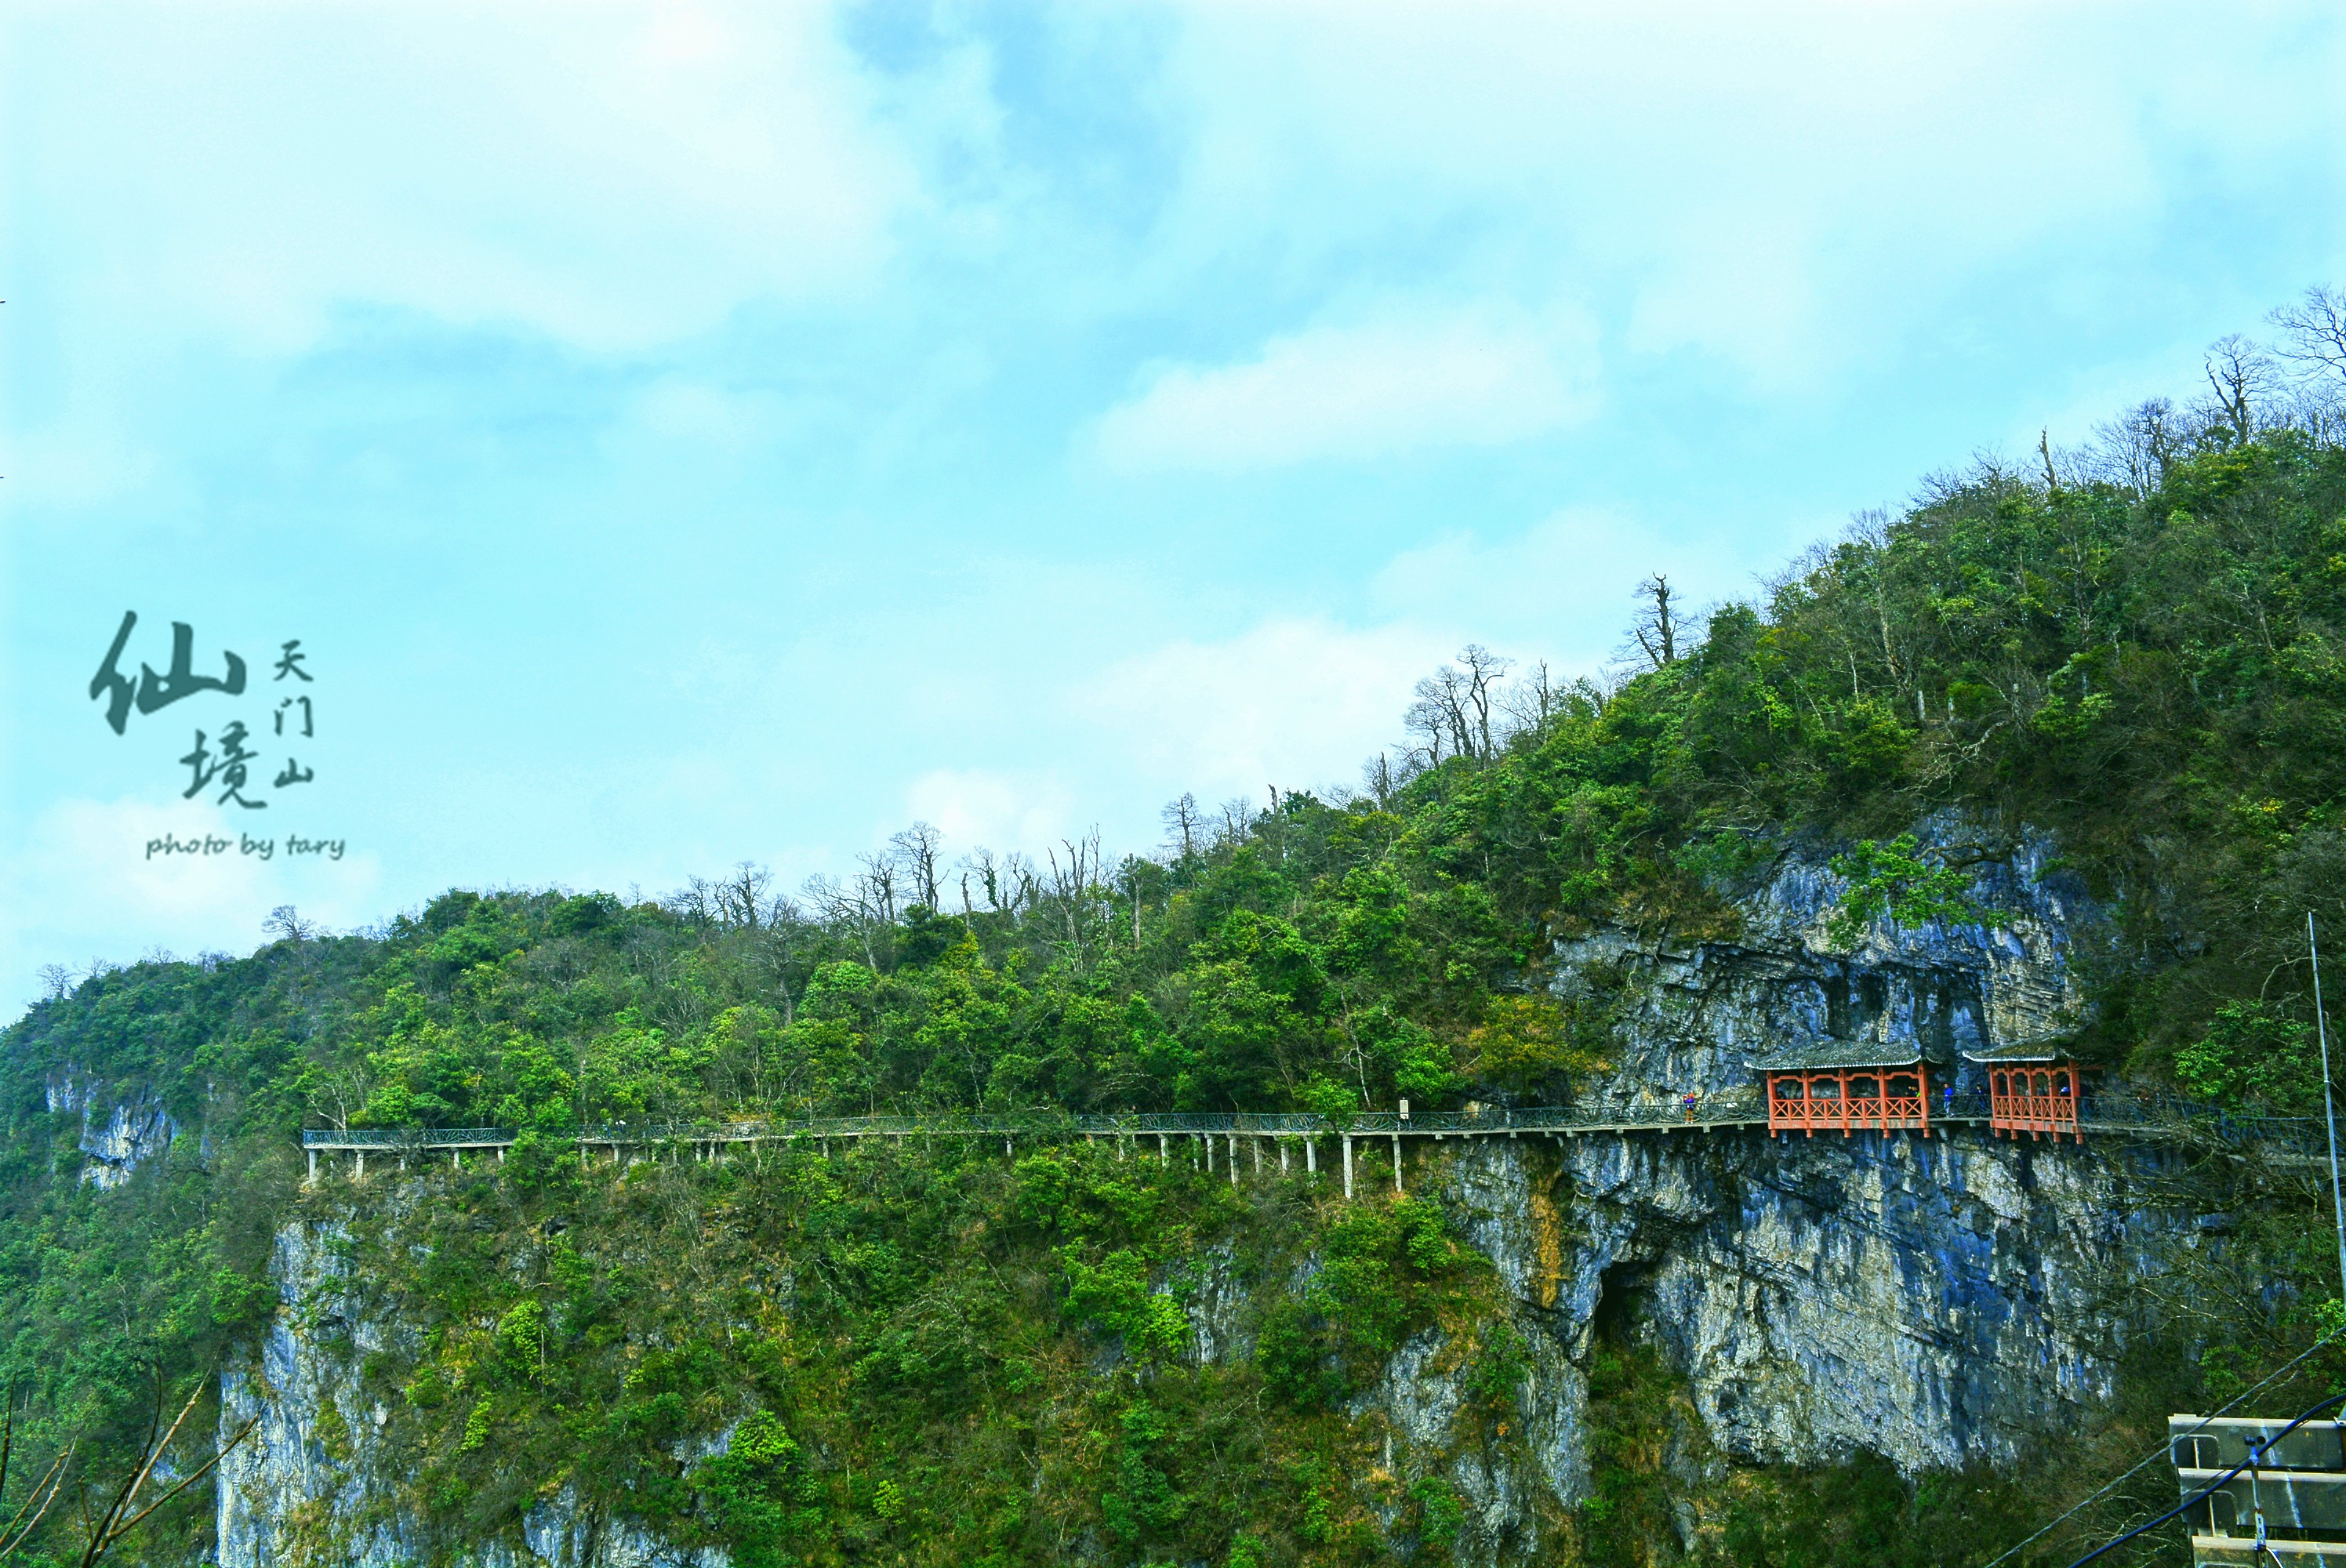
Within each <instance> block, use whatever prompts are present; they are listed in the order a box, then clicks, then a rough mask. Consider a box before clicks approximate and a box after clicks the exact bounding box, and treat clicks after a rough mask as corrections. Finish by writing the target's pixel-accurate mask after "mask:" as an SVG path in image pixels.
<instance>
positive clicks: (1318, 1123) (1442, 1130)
mask: <svg viewBox="0 0 2346 1568" xmlns="http://www.w3.org/2000/svg"><path fill="white" fill-rule="evenodd" d="M2077 1109H2078V1122H2079V1125H2080V1126H2082V1127H2083V1128H2084V1129H2085V1130H2086V1131H2087V1132H2102V1133H2117V1134H2127V1133H2134V1134H2137V1135H2149V1136H2156V1137H2160V1138H2163V1139H2169V1140H2178V1141H2205V1142H2210V1143H2223V1144H2233V1145H2239V1144H2280V1145H2288V1146H2290V1147H2291V1148H2293V1149H2296V1148H2311V1147H2312V1146H2314V1145H2317V1144H2320V1143H2321V1139H2322V1136H2323V1133H2322V1124H2321V1121H2320V1120H2319V1119H2318V1118H2316V1117H2311V1116H2263V1115H2238V1114H2236V1113H2233V1112H2229V1111H2226V1110H2222V1109H2219V1108H2218V1107H2215V1106H2210V1105H2193V1104H2191V1103H2189V1102H2187V1101H2181V1100H2175V1099H2172V1098H2164V1097H2159V1096H2145V1095H2084V1096H2081V1097H2080V1099H2079V1102H2078V1107H2077ZM1930 1119H1931V1120H1932V1121H1933V1122H1964V1123H1976V1122H1985V1121H1987V1120H1988V1119H1989V1118H1988V1097H1987V1096H1986V1095H1953V1096H1947V1095H1933V1096H1932V1097H1931V1107H1930ZM1765 1125H1768V1105H1767V1102H1766V1100H1765V1099H1764V1098H1763V1097H1762V1095H1760V1091H1759V1090H1757V1089H1742V1090H1730V1091H1729V1092H1727V1093H1725V1094H1720V1095H1698V1096H1696V1098H1695V1100H1694V1102H1693V1104H1692V1105H1688V1102H1687V1101H1686V1099H1685V1098H1684V1097H1683V1096H1681V1097H1678V1098H1672V1099H1659V1100H1639V1101H1633V1102H1615V1103H1607V1102H1597V1103H1594V1104H1589V1105H1534V1106H1518V1107H1514V1108H1507V1107H1500V1106H1484V1107H1481V1108H1479V1109H1476V1110H1473V1111H1419V1112H1416V1113H1414V1114H1413V1115H1409V1116H1407V1117H1403V1115H1400V1114H1399V1113H1398V1112H1394V1111H1369V1112H1362V1113H1360V1114H1358V1115H1353V1116H1352V1117H1350V1118H1347V1119H1346V1120H1343V1121H1341V1122H1339V1121H1337V1120H1335V1119H1334V1118H1332V1117H1328V1116H1323V1115H1317V1114H1314V1113H1311V1112H1294V1111H1289V1112H1246V1111H1240V1112H1211V1111H1127V1112H1120V1113H1117V1114H1114V1115H1075V1114H1073V1113H1070V1112H1065V1111H1055V1110H1039V1109H1038V1110H1032V1111H1018V1112H1008V1113H1000V1114H994V1115H964V1114H959V1113H937V1114H934V1115H872V1116H802V1117H791V1118H787V1119H783V1120H776V1121H747V1122H607V1123H602V1124H598V1125H594V1126H590V1127H585V1128H581V1129H579V1130H577V1131H576V1132H571V1133H566V1134H557V1135H555V1136H556V1138H558V1139H560V1140H562V1141H565V1142H568V1143H572V1144H579V1145H589V1146H593V1147H606V1146H612V1147H616V1146H617V1145H623V1144H624V1145H648V1144H662V1145H665V1144H729V1143H750V1142H766V1141H788V1140H791V1139H796V1138H864V1137H898V1138H903V1137H913V1136H929V1137H1022V1136H1023V1137H1034V1136H1060V1137H1066V1136H1077V1137H1137V1136H1147V1135H1163V1136H1168V1137H1197V1136H1239V1137H1272V1138H1282V1137H1337V1138H1344V1137H1351V1138H1371V1137H1373V1138H1391V1137H1437V1138H1440V1137H1487V1136H1492V1135H1498V1134H1514V1133H1576V1132H1611V1131H1632V1130H1637V1129H1640V1128H1664V1127H1678V1126H1694V1127H1736V1126H1765ZM517 1136H519V1132H518V1130H517V1129H515V1128H510V1127H374V1128H352V1129H343V1128H331V1127H328V1128H312V1129H311V1130H309V1131H306V1132H304V1133H303V1134H302V1135H301V1143H302V1145H303V1146H304V1147H305V1148H310V1149H314V1150H351V1151H369V1152H372V1151H389V1152H392V1153H400V1152H404V1151H413V1150H420V1149H466V1148H501V1147H507V1146H510V1145H512V1144H513V1143H514V1141H515V1138H516V1137H517Z"/></svg>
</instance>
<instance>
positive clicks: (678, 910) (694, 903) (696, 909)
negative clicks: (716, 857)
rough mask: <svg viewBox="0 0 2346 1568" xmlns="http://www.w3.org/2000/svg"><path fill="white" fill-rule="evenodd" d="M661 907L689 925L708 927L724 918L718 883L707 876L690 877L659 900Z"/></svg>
mask: <svg viewBox="0 0 2346 1568" xmlns="http://www.w3.org/2000/svg"><path fill="white" fill-rule="evenodd" d="M659 903H660V908H662V909H664V910H666V911H668V913H670V914H672V915H674V916H676V917H677V918H678V920H681V921H684V922H685V924H687V925H689V926H698V927H702V928H706V927H709V926H713V925H716V924H718V923H719V922H720V921H722V919H723V918H724V917H723V915H722V913H721V912H720V911H719V906H718V891H717V884H716V883H714V882H712V881H709V879H708V878H706V877H688V878H686V879H685V883H684V886H682V887H680V888H678V889H677V890H676V891H674V892H672V893H670V894H668V896H667V897H665V898H663V899H661V900H660V901H659Z"/></svg>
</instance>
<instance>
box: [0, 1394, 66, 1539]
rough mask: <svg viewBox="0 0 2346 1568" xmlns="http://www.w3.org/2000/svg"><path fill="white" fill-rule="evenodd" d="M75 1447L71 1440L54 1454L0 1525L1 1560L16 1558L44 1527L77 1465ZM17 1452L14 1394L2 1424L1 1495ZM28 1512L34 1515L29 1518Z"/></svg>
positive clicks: (0, 1438)
mask: <svg viewBox="0 0 2346 1568" xmlns="http://www.w3.org/2000/svg"><path fill="white" fill-rule="evenodd" d="M75 1447H76V1445H75V1444H73V1443H67V1444H66V1446H65V1447H63V1448H61V1449H59V1450H58V1451H56V1454H55V1455H54V1456H52V1457H51V1459H50V1460H49V1468H48V1469H46V1470H45V1471H42V1472H41V1477H40V1479H39V1480H38V1481H35V1482H33V1487H32V1490H31V1491H29V1492H26V1493H25V1499H24V1501H23V1502H19V1503H18V1504H17V1505H16V1512H15V1513H13V1514H10V1515H9V1516H8V1522H7V1523H5V1524H0V1563H5V1562H7V1561H8V1560H9V1559H11V1558H13V1557H15V1555H16V1551H17V1549H18V1548H19V1547H21V1546H23V1545H24V1544H25V1543H26V1542H27V1541H29V1540H31V1539H32V1538H33V1532H35V1531H36V1530H38V1529H39V1528H40V1527H41V1521H42V1520H44V1519H46V1518H47V1517H48V1513H49V1506H50V1504H52V1503H54V1502H56V1500H57V1492H58V1491H59V1490H60V1489H62V1488H63V1487H64V1485H65V1483H66V1473H67V1472H68V1471H71V1470H72V1468H73V1456H74V1449H75ZM15 1453H16V1401H15V1397H14V1395H13V1394H12V1395H11V1397H10V1398H9V1400H8V1410H7V1416H6V1422H5V1426H0V1497H5V1495H6V1494H7V1490H8V1470H9V1466H10V1463H11V1462H12V1461H14V1459H15ZM36 1504H37V1506H36ZM27 1514H29V1515H31V1517H30V1518H27V1517H26V1515H27Z"/></svg>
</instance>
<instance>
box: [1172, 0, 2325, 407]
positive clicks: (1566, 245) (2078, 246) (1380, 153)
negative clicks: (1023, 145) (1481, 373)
mask: <svg viewBox="0 0 2346 1568" xmlns="http://www.w3.org/2000/svg"><path fill="white" fill-rule="evenodd" d="M2333 24H2334V16H2333V15H2331V14H2329V13H2328V12H2327V10H2326V8H2323V7H2320V6H2297V7H2283V8H2280V9H2277V10H2273V11H2270V12H2267V13H2264V14H2263V15H2262V16H2261V17H2260V18H2259V20H2257V21H2249V20H2246V19H2244V18H2243V17H2242V16H2240V15H2238V14H2234V13H2229V12H2219V11H2213V10H2204V9H2203V10H2198V11H2191V10H2185V9H2177V8H2167V9H2163V10H2152V11H2146V10H2145V9H2144V8H2142V7H2139V6H2131V7H2122V6H2117V5H2076V6H2037V7H2016V6H2003V7H1987V8H1982V7H1979V6H1962V5H1926V4H1913V5H1864V4H1845V3H1831V0H1828V3H1824V4H1795V5H1782V6H1771V7H1767V8H1764V9H1757V8H1753V7H1749V6H1731V5H1649V6H1590V5H1510V4H1478V5H1451V6H1441V7H1423V6H1401V5H1385V6H1376V5H1371V6H1362V5H1318V4H1304V5H1209V6H1203V7H1199V9H1197V10H1195V11H1193V12H1191V13H1189V14H1188V25H1186V26H1185V27H1184V28H1183V29H1182V30H1181V32H1180V34H1179V36H1178V47H1177V50H1176V52H1175V55H1174V56H1173V60H1172V63H1171V66H1170V68H1169V72H1168V75H1169V77H1170V85H1169V86H1168V96H1169V97H1173V98H1174V100H1175V101H1177V102H1178V103H1180V104H1181V105H1182V107H1183V108H1184V109H1185V110H1186V112H1187V114H1188V117H1189V120H1190V124H1191V126H1192V127H1194V128H1193V129H1192V130H1191V132H1190V144H1189V156H1188V158H1186V160H1185V163H1184V166H1183V180H1182V187H1181V189H1180V191H1179V193H1178V197H1177V199H1175V201H1174V202H1173V203H1172V205H1171V208H1170V210H1169V212H1168V217H1167V219H1166V220H1165V222H1164V223H1163V224H1162V225H1160V234H1159V236H1158V239H1159V244H1158V250H1157V253H1156V257H1155V260H1156V263H1157V265H1158V267H1159V268H1160V269H1161V270H1163V272H1164V273H1165V274H1166V275H1168V276H1173V277H1178V276H1182V275H1184V274H1185V273H1204V272H1206V271H1207V270H1209V269H1211V268H1214V267H1216V266H1218V265H1227V261H1228V259H1229V258H1230V257H1233V256H1237V257H1243V258H1246V259H1247V260H1248V261H1249V263H1250V264H1251V265H1252V266H1253V268H1254V269H1255V271H1254V273H1253V274H1252V275H1253V276H1255V277H1258V278H1260V280H1261V281H1262V286H1263V287H1265V288H1267V289H1280V290H1295V289H1308V288H1309V286H1310V281H1309V280H1311V279H1312V278H1313V277H1314V276H1315V275H1322V274H1325V273H1330V272H1332V273H1334V274H1336V275H1337V276H1340V277H1345V278H1354V277H1358V276H1360V275H1361V272H1360V270H1361V269H1362V267H1363V266H1364V265H1366V266H1371V267H1374V266H1380V265H1382V266H1385V267H1391V266H1392V264H1393V259H1394V257H1395V256H1396V255H1399V256H1403V257H1406V258H1408V264H1410V265H1413V266H1414V267H1415V268H1417V269H1419V270H1420V271H1419V274H1418V275H1421V276H1425V275H1432V276H1445V275H1446V276H1451V277H1454V278H1468V277H1472V278H1487V277H1503V278H1505V279H1507V280H1510V287H1511V290H1512V292H1513V293H1514V295H1515V297H1517V298H1536V297H1538V290H1539V289H1540V288H1541V287H1542V280H1546V281H1547V283H1548V285H1549V286H1553V287H1556V288H1559V289H1562V290H1566V291H1567V292H1568V293H1569V294H1570V296H1571V297H1574V298H1578V299H1586V300H1605V301H1607V320H1608V325H1609V324H1611V323H1612V321H1613V320H1614V315H1613V312H1614V310H1615V309H1616V304H1615V302H1617V306H1618V307H1619V308H1622V315H1623V317H1624V318H1625V319H1624V320H1623V321H1622V328H1623V335H1622V337H1621V339H1620V340H1619V345H1620V346H1621V347H1623V348H1627V349H1628V350H1630V351H1643V352H1653V353H1659V352H1667V351H1694V352H1695V353H1698V354H1700V355H1703V356H1707V357H1710V358H1713V359H1716V360H1718V361H1722V362H1724V363H1726V364H1728V365H1730V366H1732V367H1733V369H1734V370H1735V371H1736V372H1738V373H1739V377H1740V378H1742V379H1743V380H1744V381H1745V382H1746V383H1747V384H1748V385H1751V386H1754V387H1756V388H1758V389H1760V390H1761V391H1772V392H1782V391H1786V390H1789V389H1793V388H1799V389H1802V390H1808V391H1813V390H1814V389H1815V388H1817V387H1818V386H1821V385H1831V382H1832V381H1833V379H1834V378H1835V377H1836V376H1837V375H1838V374H1840V373H1841V372H1844V371H1846V370H1847V369H1848V368H1849V367H1851V365H1853V364H1861V363H1864V362H1866V361H1873V362H1875V363H1880V362H1882V361H1894V360H1895V359H1897V358H1898V357H1900V356H1901V355H1902V353H1903V352H1904V351H1907V350H1908V349H1909V348H1910V347H1911V345H1912V344H1913V341H1917V340H1920V341H1937V340H1938V339H1939V337H1940V335H1941V334H1942V333H1943V331H1944V330H1945V328H1946V325H1947V322H1948V320H1949V316H1950V311H1949V305H1950V302H1951V300H1960V301H1962V302H1963V303H1964V305H1966V306H1968V307H1969V308H1971V309H1974V310H1977V309H1983V308H1992V306H1991V305H1990V300H2004V301H2005V308H2006V309H2007V310H2013V311H2018V310H2025V309H2028V308H2030V307H2033V306H2035V305H2037V304H2039V303H2040V302H2041V301H2042V300H2043V299H2044V298H2045V297H2046V296H2051V295H2055V294H2057V293H2059V292H2060V290H2061V289H2062V287H2063V284H2064V282H2065V281H2066V280H2071V279H2076V280H2080V281H2086V282H2091V283H2098V284H2100V285H2102V286H2103V292H2104V294H2105V295H2106V290H2107V289H2108V288H2109V287H2117V288H2135V287H2138V286H2139V280H2141V279H2143V278H2145V277H2147V276H2150V275H2154V274H2155V273H2156V272H2157V270H2158V269H2159V267H2160V265H2161V260H2162V259H2161V258H2160V257H2158V255H2157V247H2156V246H2155V245H2154V244H2153V243H2152V241H2154V240H2155V239H2156V238H2157V236H2159V234H2160V233H2161V232H2162V230H2163V229H2164V228H2165V226H2167V225H2169V224H2171V223H2173V222H2174V221H2175V219H2176V216H2177V214H2178V212H2183V211H2188V210H2190V209H2192V207H2193V206H2194V205H2195V204H2196V201H2197V199H2198V197H2199V195H2200V193H2201V190H2202V188H2207V189H2212V190H2219V191H2221V192H2222V193H2223V199H2224V200H2225V202H2226V203H2227V205H2228V208H2229V207H2232V206H2239V205H2244V204H2263V203H2269V202H2282V203H2287V204H2288V206H2289V208H2290V209H2301V204H2302V202H2303V201H2304V199H2305V195H2304V194H2303V192H2306V191H2316V192H2321V193H2325V194H2327V195H2329V196H2331V197H2332V198H2334V196H2335V195H2336V193H2337V190H2338V174H2339V170H2340V168H2341V165H2340V161H2339V158H2338V156H2337V152H2336V148H2338V146H2339V145H2340V141H2339V135H2338V133H2339V130H2340V128H2341V108H2340V107H2339V106H2340V100H2339V98H2338V96H2337V95H2336V94H2335V92H2334V91H2332V90H2331V84H2333V83H2334V82H2335V81H2336V80H2338V79H2339V77H2340V76H2341V71H2346V30H2341V29H2339V28H2337V27H2336V26H2335V25H2333ZM2186 60H2188V62H2190V65H2189V68H2188V69H2182V68H2178V62H2180V61H2186ZM2244 103H2255V104H2257V105H2258V106H2259V112H2257V113H2253V114H2243V113H2240V112H2239V106H2240V105H2242V104H2244ZM2178 153H2180V154H2182V156H2178ZM1363 259H1367V260H1365V262H1364V260H1363ZM2112 264H2115V265H2116V266H2117V268H2119V269H2121V271H2120V272H2119V273H2118V275H2117V276H2111V275H2108V274H2107V272H2106V269H2108V268H2109V267H2110V266H2111V265H2112ZM2203 266H2204V263H2203ZM2211 281H2215V280H2213V279H2211V278H2209V277H2208V276H2207V275H2206V274H2205V273H2204V272H2203V274H2202V276H2201V277H2200V278H2199V279H2198V282H2199V284H2200V287H2199V289H2198V290H2197V291H2198V293H2199V294H2200V295H2202V296H2204V295H2205V294H2206V293H2207V292H2208V284H2209V283H2210V282H2211ZM2016 290H2018V291H2025V292H2015V291H2016ZM1982 294H1985V295H1987V296H1988V298H1986V299H1983V298H1981V295H1982ZM2065 308H2066V307H2065ZM2107 308H2108V307H2107V303H2106V299H2096V300H2093V301H2091V302H2090V303H2089V304H2087V305H2086V307H2084V308H2083V309H2081V310H2080V311H2078V313H2080V314H2090V313H2092V312H2093V311H2099V310H2106V309H2107ZM1607 346H1608V349H1611V348H1613V347H1614V343H1613V341H1612V340H1609V339H1608V345H1607ZM1610 368H1611V369H1612V370H1613V371H1614V372H1619V371H1620V369H1621V368H1622V367H1621V365H1620V363H1619V362H1617V361H1616V362H1615V363H1614V364H1613V365H1612V366H1611V367H1610Z"/></svg>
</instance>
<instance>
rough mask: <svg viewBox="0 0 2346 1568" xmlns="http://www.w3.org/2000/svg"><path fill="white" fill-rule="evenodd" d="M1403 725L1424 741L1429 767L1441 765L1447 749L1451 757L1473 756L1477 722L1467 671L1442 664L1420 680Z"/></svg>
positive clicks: (1404, 714)
mask: <svg viewBox="0 0 2346 1568" xmlns="http://www.w3.org/2000/svg"><path fill="white" fill-rule="evenodd" d="M1402 723H1403V726H1404V727H1405V728H1408V729H1409V731H1410V732H1411V733H1412V734H1414V735H1421V736H1423V737H1424V738H1425V745H1424V747H1423V750H1424V753H1425V759H1426V766H1427V767H1429V768H1438V767H1440V766H1441V764H1442V759H1443V748H1444V747H1445V746H1446V747H1447V748H1448V754H1449V755H1450V756H1453V757H1470V756H1473V755H1474V718H1473V717H1472V708H1471V701H1470V697H1469V677H1468V676H1467V674H1466V672H1464V670H1461V669H1459V668H1457V667H1455V666H1454V665H1443V667H1441V668H1440V669H1438V670H1435V671H1434V672H1433V674H1432V675H1429V676H1427V677H1425V678H1424V679H1423V680H1421V681H1419V682H1418V683H1417V687H1416V691H1415V700H1413V701H1412V702H1411V703H1410V705H1409V708H1408V709H1407V711H1405V712H1404V713H1403V715H1402Z"/></svg>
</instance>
